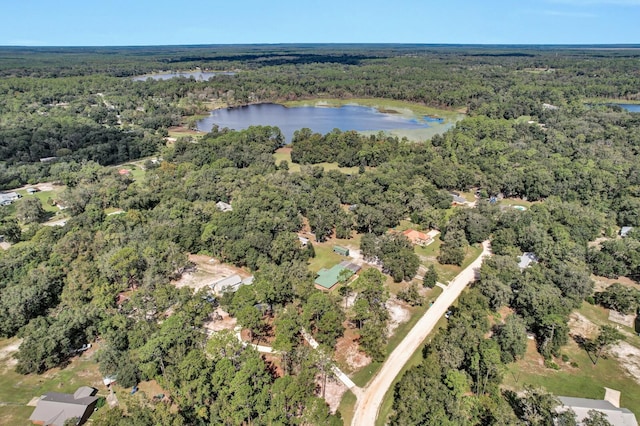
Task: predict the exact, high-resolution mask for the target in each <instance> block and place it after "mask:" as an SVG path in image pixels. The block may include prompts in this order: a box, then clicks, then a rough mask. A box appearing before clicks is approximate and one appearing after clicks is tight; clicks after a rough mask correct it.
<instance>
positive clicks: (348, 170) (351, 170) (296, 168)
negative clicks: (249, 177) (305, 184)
mask: <svg viewBox="0 0 640 426" xmlns="http://www.w3.org/2000/svg"><path fill="white" fill-rule="evenodd" d="M273 159H274V161H275V163H276V165H279V164H280V163H281V162H282V161H286V162H287V163H289V171H290V172H293V173H299V172H300V171H301V169H302V166H301V165H300V164H297V163H294V162H292V161H291V148H289V147H284V148H279V149H278V150H276V152H275V153H274V154H273ZM312 166H320V167H322V168H323V169H324V171H325V172H328V171H330V170H338V171H340V172H342V173H345V174H349V175H355V174H358V171H359V167H357V166H354V167H340V166H338V163H317V164H312ZM367 169H370V167H367Z"/></svg>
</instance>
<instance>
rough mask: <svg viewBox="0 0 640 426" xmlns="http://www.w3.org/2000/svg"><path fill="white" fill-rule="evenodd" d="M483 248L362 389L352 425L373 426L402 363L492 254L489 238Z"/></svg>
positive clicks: (403, 363) (404, 362)
mask: <svg viewBox="0 0 640 426" xmlns="http://www.w3.org/2000/svg"><path fill="white" fill-rule="evenodd" d="M482 248H483V250H482V253H481V254H480V256H479V257H478V258H477V259H476V260H475V261H474V262H473V263H472V264H471V265H469V266H468V267H466V268H465V269H463V270H462V271H461V272H460V273H459V274H458V275H457V276H456V277H455V278H454V279H453V281H451V282H450V283H449V285H448V286H447V288H446V289H445V290H444V291H443V292H442V294H441V295H440V297H438V298H437V299H436V301H435V302H434V303H433V306H431V307H430V308H429V310H427V312H425V314H424V315H423V316H422V318H420V320H419V321H418V322H417V323H416V325H415V326H414V327H413V328H412V329H411V331H410V332H409V333H408V334H407V336H406V337H405V338H404V339H403V340H402V342H400V344H399V345H398V346H397V347H396V349H395V350H394V351H393V352H392V353H391V355H389V358H387V360H386V361H385V363H384V364H383V365H382V368H381V369H380V371H379V372H378V374H377V375H376V376H375V377H374V378H373V380H372V381H371V382H370V383H369V385H368V386H367V387H366V388H364V389H363V390H362V393H361V394H360V396H359V397H358V401H357V402H356V407H355V412H354V415H353V421H352V422H351V424H352V426H373V425H374V424H375V421H376V417H377V416H378V410H379V409H380V405H381V404H382V400H383V399H384V395H385V394H386V393H387V390H388V389H389V388H390V387H391V384H392V383H393V381H394V380H395V378H396V376H397V375H398V374H399V373H400V370H401V369H402V367H403V366H404V365H405V364H406V363H407V361H409V358H411V355H413V353H414V352H415V351H416V350H417V349H418V347H420V345H421V344H422V342H423V341H424V340H425V339H426V338H427V336H428V335H429V333H431V331H432V330H433V328H434V327H435V325H436V323H437V322H438V320H439V319H440V318H441V317H442V316H443V315H444V314H445V313H446V312H447V309H449V306H451V305H452V304H453V302H454V301H455V300H456V299H457V298H458V297H459V296H460V294H461V293H462V290H464V288H465V287H466V286H467V284H469V283H470V282H472V281H474V280H475V278H476V271H477V269H478V268H480V265H482V261H483V259H484V257H486V256H489V255H490V254H491V251H490V250H491V249H490V243H489V241H485V242H483V243H482Z"/></svg>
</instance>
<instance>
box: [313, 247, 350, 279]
mask: <svg viewBox="0 0 640 426" xmlns="http://www.w3.org/2000/svg"><path fill="white" fill-rule="evenodd" d="M313 249H314V250H315V252H316V257H314V258H312V259H309V270H310V271H311V272H314V273H317V272H318V271H319V270H320V269H322V268H326V269H329V268H331V267H332V266H334V265H336V264H338V263H340V262H342V261H343V260H345V257H344V256H340V255H339V254H337V253H334V252H333V246H330V245H315V244H314V246H313Z"/></svg>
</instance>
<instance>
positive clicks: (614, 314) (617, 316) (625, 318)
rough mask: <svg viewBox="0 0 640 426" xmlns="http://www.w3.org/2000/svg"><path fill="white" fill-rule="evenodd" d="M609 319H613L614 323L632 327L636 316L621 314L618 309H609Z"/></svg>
mask: <svg viewBox="0 0 640 426" xmlns="http://www.w3.org/2000/svg"><path fill="white" fill-rule="evenodd" d="M609 321H613V322H615V323H618V324H622V325H626V326H627V327H631V328H633V326H634V324H635V323H636V316H635V315H625V314H621V313H620V312H618V311H614V310H613V309H610V310H609Z"/></svg>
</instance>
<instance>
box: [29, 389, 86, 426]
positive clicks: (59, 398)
mask: <svg viewBox="0 0 640 426" xmlns="http://www.w3.org/2000/svg"><path fill="white" fill-rule="evenodd" d="M97 392H98V390H97V389H94V388H91V387H89V386H81V387H79V388H78V390H76V391H75V393H73V395H72V394H68V393H58V392H48V393H47V394H45V395H43V396H42V397H40V399H39V400H38V403H37V404H36V409H35V410H33V413H32V414H31V416H30V417H29V420H31V421H32V422H33V423H34V424H37V425H45V426H49V425H51V426H63V425H64V423H65V422H66V421H67V420H69V419H74V418H75V419H78V423H76V424H78V425H82V424H84V423H85V422H86V421H87V420H88V419H89V417H90V416H91V414H92V413H93V411H94V409H95V407H96V403H97V402H98V399H99V398H98V397H97V396H95V395H96V393H97Z"/></svg>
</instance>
